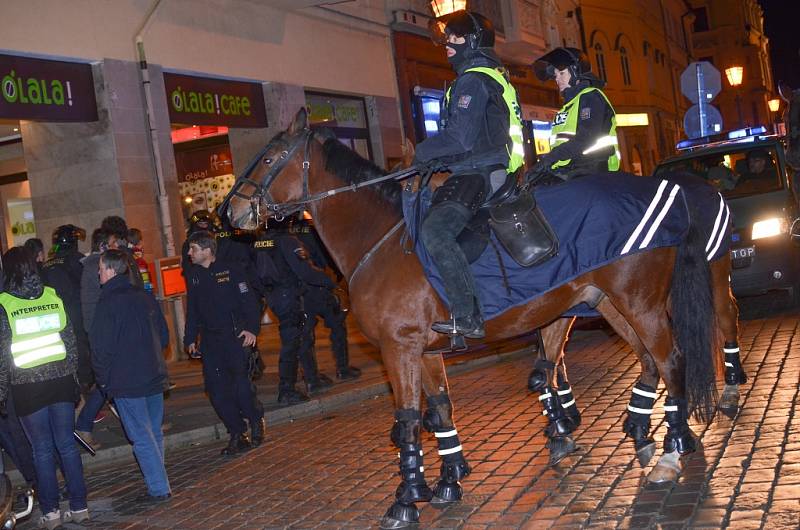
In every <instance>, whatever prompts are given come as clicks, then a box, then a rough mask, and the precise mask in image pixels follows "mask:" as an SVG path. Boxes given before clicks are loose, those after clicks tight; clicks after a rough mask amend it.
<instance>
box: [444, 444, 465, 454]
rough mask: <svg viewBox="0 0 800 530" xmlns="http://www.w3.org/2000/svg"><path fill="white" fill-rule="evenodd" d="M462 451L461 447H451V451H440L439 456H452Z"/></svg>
mask: <svg viewBox="0 0 800 530" xmlns="http://www.w3.org/2000/svg"><path fill="white" fill-rule="evenodd" d="M460 451H461V446H460V445H457V446H455V447H451V448H450V449H439V456H445V455H452V454H453V453H458V452H460Z"/></svg>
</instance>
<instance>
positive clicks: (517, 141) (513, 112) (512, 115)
mask: <svg viewBox="0 0 800 530" xmlns="http://www.w3.org/2000/svg"><path fill="white" fill-rule="evenodd" d="M465 72H480V73H482V74H485V75H488V76H489V77H491V78H492V79H494V80H495V81H497V83H498V84H499V85H500V86H501V87H503V101H505V102H506V106H507V107H508V123H509V126H508V135H509V136H510V137H511V149H510V150H509V149H508V146H506V150H508V167H507V168H506V171H508V172H509V173H513V172H515V171H516V170H517V169H519V168H521V167H522V165H523V164H524V163H525V146H524V143H523V140H522V111H521V110H520V108H519V101H518V100H517V91H516V90H515V89H514V86H513V85H512V84H511V83H509V82H508V80H506V78H505V76H503V74H502V73H500V71H499V70H497V69H496V68H488V67H485V66H476V67H475V68H467V69H466V70H465ZM444 101H445V105H449V104H450V88H448V89H447V93H446V94H445V98H444Z"/></svg>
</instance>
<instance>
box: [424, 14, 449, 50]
mask: <svg viewBox="0 0 800 530" xmlns="http://www.w3.org/2000/svg"><path fill="white" fill-rule="evenodd" d="M445 27H447V24H446V22H444V21H443V20H441V19H436V18H432V19H430V21H428V29H429V30H430V32H431V40H432V41H433V43H434V44H435V45H437V46H444V45H445V44H447V33H446V32H445Z"/></svg>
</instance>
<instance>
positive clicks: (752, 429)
mask: <svg viewBox="0 0 800 530" xmlns="http://www.w3.org/2000/svg"><path fill="white" fill-rule="evenodd" d="M797 328H798V323H797V319H796V318H794V317H791V316H783V317H780V316H779V317H771V318H766V319H760V320H753V321H749V322H743V323H742V331H741V348H742V358H743V361H744V365H745V368H746V370H747V373H748V375H749V376H750V378H751V380H750V382H748V384H747V385H744V386H743V387H742V397H741V401H740V403H741V405H742V406H743V407H742V409H741V410H740V412H739V414H738V415H737V416H736V417H735V418H733V419H730V418H728V417H726V416H723V415H720V414H718V415H717V416H716V417H715V419H714V422H713V423H712V424H711V425H709V426H705V425H698V424H696V423H693V424H692V426H693V429H694V430H695V432H696V433H697V434H698V435H699V436H700V437H701V440H702V445H703V448H702V450H700V451H698V452H697V453H694V454H692V455H691V456H689V457H687V458H685V459H684V472H683V474H682V477H681V480H680V483H679V484H677V485H670V486H659V487H651V486H647V485H646V481H645V476H646V473H647V471H649V468H646V469H642V468H640V466H639V464H638V463H637V461H636V458H635V455H634V450H633V444H632V442H630V441H628V440H626V439H625V438H624V435H623V433H622V421H623V419H624V411H625V407H626V404H627V402H628V399H629V396H630V392H631V388H632V386H633V385H634V383H635V381H636V378H637V375H638V371H639V368H638V362H637V359H636V356H635V355H634V354H633V353H632V351H631V350H630V349H629V348H628V346H627V345H625V344H624V343H623V342H622V341H621V340H620V339H619V338H617V337H616V336H612V337H608V336H607V335H606V334H605V333H604V332H602V331H588V332H586V331H585V332H579V333H577V334H576V336H575V337H574V338H573V340H572V341H571V342H570V344H569V345H568V357H567V366H568V368H569V373H570V378H571V380H572V383H573V388H574V389H575V394H576V397H577V400H578V404H579V406H580V408H581V409H582V412H583V423H582V425H581V427H580V429H579V430H578V432H577V436H576V440H577V441H578V443H579V444H580V445H581V447H582V450H581V451H580V452H579V453H578V454H577V455H576V456H573V457H570V458H568V459H566V460H565V461H564V462H562V463H561V464H560V465H559V466H557V467H555V468H548V467H547V465H546V463H547V450H546V449H545V448H544V443H545V437H544V434H543V429H544V427H545V420H544V417H543V416H542V414H541V408H540V406H539V404H538V402H537V401H536V400H535V399H534V398H533V396H531V395H530V393H529V392H528V391H527V389H526V387H525V384H526V379H527V373H528V371H529V370H530V369H531V367H532V364H533V363H532V359H528V358H520V359H518V360H515V361H511V362H505V363H500V364H496V365H493V366H489V367H485V368H482V369H479V370H475V371H472V372H469V373H466V374H461V375H458V376H456V377H453V378H452V380H451V393H452V398H453V402H454V405H455V407H456V422H457V426H458V428H459V431H460V434H461V437H462V441H463V445H464V449H465V454H466V457H467V459H468V460H469V461H470V463H471V465H472V468H473V473H472V474H471V475H470V476H469V477H468V478H467V479H466V480H465V481H464V490H465V496H464V500H463V502H461V503H460V504H458V505H456V506H452V507H450V508H448V509H446V510H443V511H439V510H436V509H434V508H433V507H432V506H428V505H420V508H421V512H422V514H421V525H420V526H421V527H422V528H470V529H478V528H520V527H524V528H535V529H538V528H549V527H563V528H580V527H584V526H588V527H598V528H656V527H658V528H684V527H687V526H688V527H691V528H704V527H705V528H721V527H726V526H730V527H731V528H736V529H742V528H747V529H749V528H765V529H769V530H773V529H781V528H787V529H788V528H792V529H796V528H798V526H799V525H800V437H799V436H798V435H799V434H800V416H798V414H797V410H796V406H797V405H796V403H797V392H798V374H800V338H798V336H797V332H798V329H797ZM659 392H660V394H661V397H660V399H659V402H658V404H657V406H656V413H655V414H654V415H653V425H654V427H655V428H656V433H655V436H656V440H657V441H658V442H659V445H660V442H661V440H662V439H663V435H664V431H665V429H666V426H665V425H664V423H663V407H662V406H661V405H662V404H663V398H664V389H663V387H662V388H660V389H659ZM392 410H393V409H392V404H391V398H390V397H387V396H384V397H379V398H375V399H371V400H369V401H367V402H363V403H360V404H357V405H353V406H350V407H349V408H345V409H341V410H340V411H337V412H336V413H335V415H331V416H327V417H316V418H309V419H304V420H299V421H296V422H294V423H291V424H285V425H280V426H276V427H271V428H270V429H269V435H268V439H267V442H266V443H265V444H264V445H263V446H262V447H261V448H259V449H256V450H253V451H250V452H249V453H246V454H245V455H243V456H240V457H238V458H234V459H227V458H223V457H220V456H218V450H219V449H220V447H221V446H220V444H214V445H203V446H199V447H194V448H190V449H185V450H179V451H173V452H168V454H167V464H168V466H167V467H168V472H169V476H170V481H171V483H172V486H173V490H174V496H173V498H172V499H171V501H170V502H169V503H168V504H165V505H161V506H157V507H146V506H142V505H137V504H136V503H135V501H134V500H133V499H135V498H136V496H137V495H139V494H141V493H142V492H143V491H144V485H143V481H142V478H141V476H140V474H139V471H138V469H137V468H136V467H135V466H134V465H131V464H129V465H125V466H123V467H122V468H107V469H100V470H96V471H92V472H89V473H88V480H89V491H90V509H91V513H92V518H93V520H92V521H91V523H90V524H88V525H87V526H89V527H91V528H187V529H188V528H231V529H232V528H254V529H255V528H282V527H291V528H338V527H342V528H369V527H372V528H375V527H377V521H378V519H379V517H380V516H381V515H382V514H383V512H384V511H385V510H386V509H387V508H388V506H389V505H390V504H391V502H392V500H393V497H394V490H395V488H396V486H397V484H398V483H399V477H398V476H397V460H396V450H395V449H394V448H393V447H392V446H391V443H390V442H389V429H390V427H391V422H392ZM424 443H425V449H426V453H425V458H426V462H425V463H426V468H427V477H428V480H429V483H431V484H433V483H435V479H436V476H437V475H438V468H439V461H438V456H436V450H435V441H434V439H433V437H432V436H429V435H425V438H424ZM654 462H655V459H654V460H653V462H651V465H652V463H654ZM67 526H71V525H67ZM20 528H23V529H25V528H33V524H32V523H30V522H28V523H26V524H21V525H20Z"/></svg>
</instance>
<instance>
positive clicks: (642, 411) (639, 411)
mask: <svg viewBox="0 0 800 530" xmlns="http://www.w3.org/2000/svg"><path fill="white" fill-rule="evenodd" d="M628 410H629V411H631V412H635V413H636V414H647V415H648V416H649V415H650V414H652V413H653V409H640V408H639V407H634V406H632V405H628Z"/></svg>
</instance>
